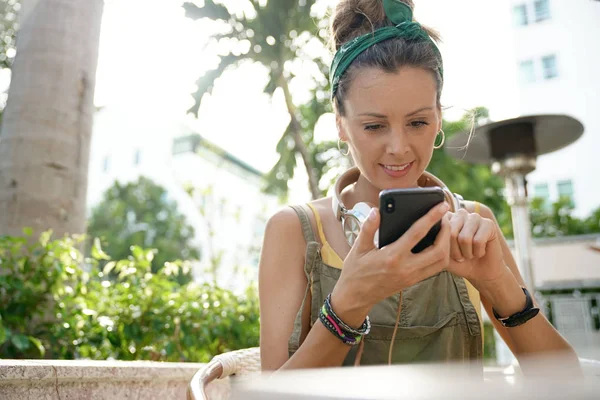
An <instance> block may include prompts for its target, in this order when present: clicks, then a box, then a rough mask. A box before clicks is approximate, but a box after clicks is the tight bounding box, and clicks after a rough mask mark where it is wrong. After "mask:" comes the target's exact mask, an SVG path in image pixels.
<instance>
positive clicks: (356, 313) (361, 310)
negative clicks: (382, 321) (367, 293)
mask: <svg viewBox="0 0 600 400" xmlns="http://www.w3.org/2000/svg"><path fill="white" fill-rule="evenodd" d="M331 308H332V309H333V311H335V313H336V314H337V316H338V317H339V318H340V319H341V320H342V321H344V323H346V325H348V326H350V327H352V328H355V329H358V328H359V327H360V326H361V325H362V323H363V322H364V321H365V319H366V318H367V315H369V311H370V310H371V308H370V307H368V306H367V305H365V304H364V303H363V302H362V301H360V296H356V295H350V296H345V295H344V293H342V292H341V291H339V290H336V289H334V290H333V292H332V293H331Z"/></svg>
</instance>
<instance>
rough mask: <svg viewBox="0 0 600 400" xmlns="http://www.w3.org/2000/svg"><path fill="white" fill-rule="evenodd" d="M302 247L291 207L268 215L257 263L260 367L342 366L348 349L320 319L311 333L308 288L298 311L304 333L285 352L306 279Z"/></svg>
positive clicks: (297, 220) (304, 289)
mask: <svg viewBox="0 0 600 400" xmlns="http://www.w3.org/2000/svg"><path fill="white" fill-rule="evenodd" d="M305 249H306V242H305V240H304V238H303V237H302V228H301V225H300V220H299V219H298V216H297V215H296V213H295V211H294V210H293V209H291V208H286V209H283V210H281V211H279V212H278V213H277V214H275V215H273V216H272V217H271V218H270V219H269V221H268V223H267V227H266V230H265V237H264V243H263V249H262V254H261V259H260V266H259V293H260V319H261V324H260V347H261V364H262V369H263V370H277V369H280V368H282V369H297V368H310V367H313V368H315V367H326V366H340V365H341V364H342V362H343V361H344V358H345V357H346V355H347V354H348V351H349V350H350V347H349V346H347V345H345V344H343V343H342V342H341V341H340V340H339V339H337V338H335V337H334V336H333V335H332V334H331V333H330V332H329V331H327V329H326V328H325V327H324V326H323V325H321V323H320V322H318V321H317V322H316V323H315V325H314V326H313V328H312V329H310V332H309V325H310V300H311V298H310V293H309V295H308V298H307V304H306V307H305V308H304V310H303V314H302V337H306V338H305V340H304V342H303V343H302V345H301V346H300V348H299V349H298V350H297V351H296V353H295V354H294V356H293V357H292V358H289V356H288V340H289V338H290V336H291V334H292V330H293V327H294V319H295V318H296V314H297V312H298V310H300V307H301V304H302V299H303V297H304V293H305V291H306V287H307V284H308V282H307V279H306V276H305V275H304V258H305V257H304V253H305ZM288 358H289V359H288Z"/></svg>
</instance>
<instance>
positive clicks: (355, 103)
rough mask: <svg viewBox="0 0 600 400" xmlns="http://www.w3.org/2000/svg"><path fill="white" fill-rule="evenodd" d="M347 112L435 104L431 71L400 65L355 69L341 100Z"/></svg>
mask: <svg viewBox="0 0 600 400" xmlns="http://www.w3.org/2000/svg"><path fill="white" fill-rule="evenodd" d="M344 105H345V108H346V110H347V111H348V112H349V113H350V114H354V113H361V112H365V111H374V110H377V111H378V112H383V113H393V112H398V111H400V112H403V111H406V112H407V113H408V112H411V111H413V110H414V109H415V108H421V107H435V106H436V105H437V85H436V82H435V79H434V77H433V74H432V73H431V72H430V71H427V70H425V69H423V68H416V67H403V68H400V69H399V70H398V71H396V72H386V71H384V70H382V69H380V68H364V69H361V70H359V71H358V72H356V73H355V75H354V77H353V79H352V81H351V82H350V87H349V90H348V92H347V95H346V99H345V100H344Z"/></svg>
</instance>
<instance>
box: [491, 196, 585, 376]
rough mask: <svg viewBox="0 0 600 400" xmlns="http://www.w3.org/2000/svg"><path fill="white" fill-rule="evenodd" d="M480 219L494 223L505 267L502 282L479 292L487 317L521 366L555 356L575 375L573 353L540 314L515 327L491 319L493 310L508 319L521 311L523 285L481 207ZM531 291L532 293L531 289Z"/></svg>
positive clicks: (523, 300) (500, 233)
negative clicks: (530, 359)
mask: <svg viewBox="0 0 600 400" xmlns="http://www.w3.org/2000/svg"><path fill="white" fill-rule="evenodd" d="M481 216H482V217H484V218H489V219H491V220H493V221H494V222H496V228H497V230H498V238H499V240H500V246H501V249H502V255H503V258H504V262H505V264H506V265H507V266H508V269H507V272H508V274H507V276H505V277H504V279H502V280H500V281H498V284H496V285H493V289H487V290H486V289H484V290H482V292H481V299H482V303H483V306H484V307H485V309H486V311H487V313H488V315H490V316H491V318H490V319H491V320H492V324H493V325H494V327H495V328H496V330H497V331H498V333H499V334H500V336H501V337H502V339H504V341H505V342H506V344H507V345H508V347H509V348H510V350H511V351H512V353H513V354H514V355H515V357H517V359H518V360H519V362H520V363H521V365H522V366H523V364H524V363H523V361H525V362H526V361H527V360H528V359H529V358H530V357H531V356H538V355H541V356H543V355H549V356H558V357H560V362H561V363H563V365H562V366H561V367H562V368H561V370H564V367H567V369H569V368H571V369H572V371H573V372H575V373H577V372H578V371H579V370H580V369H579V362H578V358H577V355H576V353H575V351H574V350H573V348H572V347H571V345H570V344H569V343H568V342H567V341H566V340H565V339H564V338H563V337H562V336H561V335H560V333H559V332H558V331H557V330H556V329H555V328H554V327H553V326H552V324H550V322H549V321H548V320H547V319H546V317H545V316H544V315H543V314H542V313H539V314H538V315H537V316H536V317H534V318H533V319H531V320H530V321H528V322H527V323H525V324H523V325H521V326H518V327H515V328H505V327H504V326H502V324H501V323H500V322H499V321H497V320H496V319H495V318H494V317H493V312H492V308H494V309H495V310H496V311H497V312H498V313H499V314H500V315H502V316H509V315H512V314H514V313H516V312H519V311H521V310H522V309H523V307H524V306H525V296H524V294H523V291H522V289H521V288H520V287H521V286H525V282H524V281H523V278H522V277H521V273H520V272H519V269H518V267H517V263H516V261H515V259H514V257H513V255H512V252H511V251H510V248H509V246H508V243H507V242H506V239H505V238H504V236H503V235H502V232H501V230H500V227H498V224H497V221H496V219H495V217H494V214H493V213H492V211H491V210H490V209H489V208H488V207H485V206H483V207H482V210H481ZM528 289H529V288H528ZM530 292H531V293H533V291H531V290H530ZM525 370H527V367H525ZM526 372H532V371H526Z"/></svg>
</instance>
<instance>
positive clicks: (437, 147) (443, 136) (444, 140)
mask: <svg viewBox="0 0 600 400" xmlns="http://www.w3.org/2000/svg"><path fill="white" fill-rule="evenodd" d="M440 133H441V134H442V142H441V143H440V144H438V145H434V146H433V148H434V149H436V150H438V149H441V148H442V147H443V146H444V143H446V132H444V130H443V129H440V131H439V132H438V135H439V134H440ZM436 137H437V135H436Z"/></svg>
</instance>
